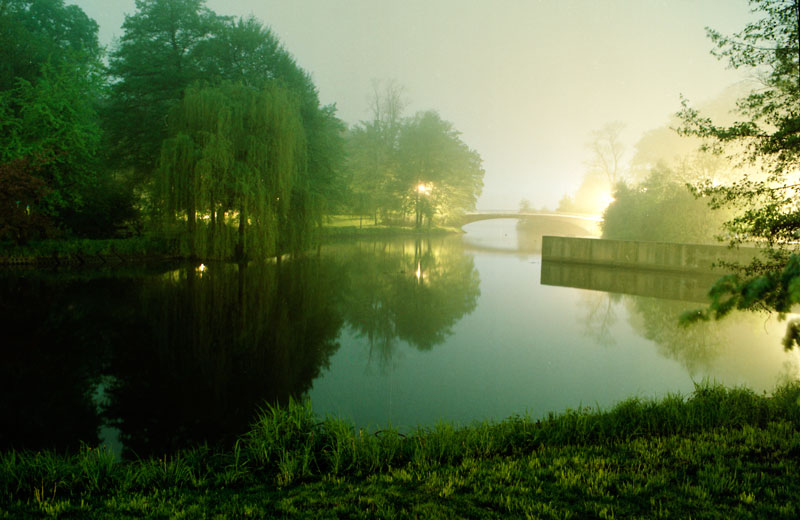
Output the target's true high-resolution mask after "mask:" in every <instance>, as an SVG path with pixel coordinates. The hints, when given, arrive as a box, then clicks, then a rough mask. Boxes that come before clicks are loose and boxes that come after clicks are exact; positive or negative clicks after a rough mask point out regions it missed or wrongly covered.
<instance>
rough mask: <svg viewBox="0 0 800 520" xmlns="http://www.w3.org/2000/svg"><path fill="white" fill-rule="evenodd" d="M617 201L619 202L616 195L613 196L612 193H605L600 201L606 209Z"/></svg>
mask: <svg viewBox="0 0 800 520" xmlns="http://www.w3.org/2000/svg"><path fill="white" fill-rule="evenodd" d="M615 200H617V199H615V198H614V195H613V194H611V193H610V192H606V193H603V194H602V195H601V196H600V201H601V203H602V205H603V208H604V209H605V208H607V207H609V206H610V205H611V203H612V202H614V201H615Z"/></svg>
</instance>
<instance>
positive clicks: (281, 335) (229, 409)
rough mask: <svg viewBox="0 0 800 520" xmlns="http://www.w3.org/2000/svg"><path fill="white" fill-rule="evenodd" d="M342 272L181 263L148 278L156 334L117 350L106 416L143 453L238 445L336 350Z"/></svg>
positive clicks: (146, 295)
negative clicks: (256, 419)
mask: <svg viewBox="0 0 800 520" xmlns="http://www.w3.org/2000/svg"><path fill="white" fill-rule="evenodd" d="M337 279H338V278H337V277H335V276H332V275H331V273H329V272H327V268H323V267H322V265H321V262H320V261H319V260H318V259H316V258H306V259H296V260H293V261H291V262H282V263H279V264H255V265H250V266H248V267H245V266H238V265H235V264H217V265H212V266H209V267H208V269H207V270H206V271H205V272H202V273H200V272H197V271H196V270H195V269H192V268H189V269H180V270H178V271H173V272H170V273H167V274H165V275H164V276H162V277H161V278H160V279H150V280H146V281H145V282H144V287H143V288H142V291H141V302H140V307H141V308H142V309H143V310H144V311H143V312H144V316H143V317H144V322H145V323H147V324H148V327H147V329H148V330H149V332H150V333H149V334H148V335H145V336H143V337H142V338H141V340H140V341H139V342H136V343H133V342H131V343H127V344H126V345H124V346H122V347H121V348H118V349H117V352H116V355H115V356H114V360H113V362H112V367H111V371H112V373H114V374H115V375H116V377H117V380H116V384H115V385H113V386H112V388H111V390H110V392H109V393H110V397H111V399H110V401H111V404H110V405H109V407H108V409H107V410H106V415H107V417H108V418H109V419H111V420H112V421H113V422H114V424H115V425H116V426H117V427H118V428H119V429H120V430H121V432H122V441H123V444H124V445H125V447H126V449H128V450H131V451H133V452H135V453H137V454H140V455H141V454H142V453H157V452H169V451H172V450H174V449H176V448H179V447H181V446H185V445H189V444H193V443H197V442H203V441H212V442H213V441H232V440H233V439H234V438H235V437H236V436H237V435H240V434H241V433H242V432H244V431H246V429H247V427H248V425H249V423H250V422H251V421H252V418H253V413H254V410H255V409H257V408H258V407H259V406H261V405H263V404H264V403H275V402H278V403H285V402H286V401H287V400H288V399H289V397H299V396H301V395H303V394H304V393H305V392H307V391H308V389H309V388H310V387H311V384H312V382H313V380H314V378H316V377H317V376H318V375H319V374H320V371H321V370H322V369H323V368H325V367H327V365H328V359H329V357H330V356H331V354H333V353H334V352H335V351H336V350H337V349H338V346H339V345H338V343H337V342H336V338H337V336H338V332H339V329H340V327H341V324H342V319H341V317H340V315H339V313H338V312H337V308H336V305H335V301H336V296H337V292H338V291H337V288H336V287H335V286H334V282H335V280H337Z"/></svg>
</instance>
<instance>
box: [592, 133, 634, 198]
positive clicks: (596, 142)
mask: <svg viewBox="0 0 800 520" xmlns="http://www.w3.org/2000/svg"><path fill="white" fill-rule="evenodd" d="M624 128H625V125H624V124H623V123H621V122H619V121H615V122H613V123H607V124H606V125H604V126H603V127H602V128H601V129H599V130H595V131H594V132H592V141H591V143H590V145H589V147H590V148H591V150H592V159H591V163H590V168H591V169H592V170H593V171H594V172H596V173H597V174H599V175H601V176H602V177H603V178H604V179H605V180H606V182H608V186H609V189H614V187H615V186H616V185H617V184H618V183H619V182H620V181H621V180H622V178H623V175H624V173H625V167H624V164H623V161H624V158H625V145H624V144H623V143H622V140H621V139H620V134H621V133H622V130H623V129H624Z"/></svg>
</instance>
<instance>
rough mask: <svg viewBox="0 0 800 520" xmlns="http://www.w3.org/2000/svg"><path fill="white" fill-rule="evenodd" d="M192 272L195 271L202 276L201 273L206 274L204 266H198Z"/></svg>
mask: <svg viewBox="0 0 800 520" xmlns="http://www.w3.org/2000/svg"><path fill="white" fill-rule="evenodd" d="M194 270H195V271H197V272H198V273H200V274H203V273H205V272H206V264H200V265H198V266H197V267H195V269H194Z"/></svg>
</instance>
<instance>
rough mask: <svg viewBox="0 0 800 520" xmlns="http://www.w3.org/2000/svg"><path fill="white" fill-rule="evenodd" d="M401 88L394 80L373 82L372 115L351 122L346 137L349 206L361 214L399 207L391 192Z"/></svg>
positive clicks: (400, 117)
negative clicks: (359, 121) (353, 124)
mask: <svg viewBox="0 0 800 520" xmlns="http://www.w3.org/2000/svg"><path fill="white" fill-rule="evenodd" d="M405 106H406V101H405V100H404V99H403V88H402V87H401V86H400V85H399V84H398V83H397V82H396V81H393V80H391V81H387V82H384V83H382V82H379V81H377V80H375V81H373V82H372V96H371V98H370V112H371V116H372V119H370V120H369V121H364V122H361V123H360V124H358V125H356V126H354V127H353V128H352V129H351V131H350V133H349V135H348V139H347V152H348V164H347V166H348V169H349V173H350V176H351V177H350V179H349V181H350V207H351V208H353V209H356V210H357V211H358V212H359V214H360V215H363V214H370V215H372V216H373V218H374V220H375V223H376V224H377V223H378V214H379V213H380V212H383V213H384V215H386V213H387V211H389V210H399V209H401V207H402V198H400V197H397V196H396V194H395V193H392V191H391V190H392V186H393V185H394V184H395V180H396V177H397V159H398V157H397V148H398V138H399V135H400V131H401V129H402V127H403V125H404V124H405V120H404V118H403V110H404V108H405Z"/></svg>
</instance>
